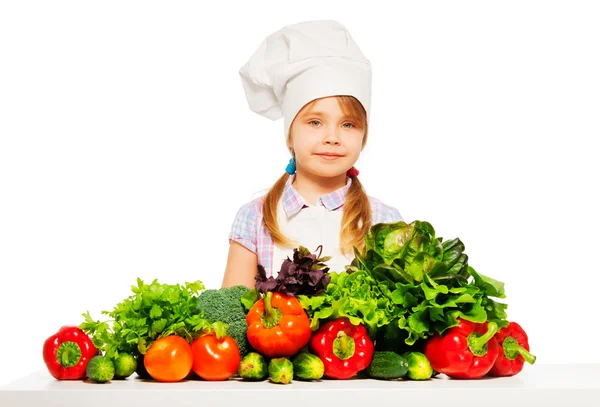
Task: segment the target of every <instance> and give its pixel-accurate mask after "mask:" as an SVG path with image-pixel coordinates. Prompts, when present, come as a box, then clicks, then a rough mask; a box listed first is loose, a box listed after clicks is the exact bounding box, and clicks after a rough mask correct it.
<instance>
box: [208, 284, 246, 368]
mask: <svg viewBox="0 0 600 407" xmlns="http://www.w3.org/2000/svg"><path fill="white" fill-rule="evenodd" d="M249 291H250V289H249V288H248V287H246V286H244V285H237V286H233V287H227V288H221V289H218V290H214V289H211V290H205V291H203V292H201V293H200V295H199V296H198V304H197V306H196V312H198V313H202V312H203V317H204V318H207V319H209V320H211V321H222V322H224V323H226V324H228V325H229V327H228V329H227V335H229V336H231V337H232V338H233V339H234V340H235V342H236V343H237V345H238V348H239V349H240V356H241V357H244V356H245V355H246V354H247V353H248V352H250V351H251V346H250V343H248V338H247V336H246V332H247V331H248V324H247V323H246V313H247V312H246V310H245V309H244V306H243V304H242V297H243V296H244V295H246V294H247V293H248V292H249Z"/></svg>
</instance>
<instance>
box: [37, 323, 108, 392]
mask: <svg viewBox="0 0 600 407" xmlns="http://www.w3.org/2000/svg"><path fill="white" fill-rule="evenodd" d="M97 354H98V349H96V347H95V346H94V344H93V343H92V340H91V339H90V337H89V336H88V335H87V334H86V333H85V332H83V331H82V330H81V329H79V328H78V327H76V326H63V327H61V328H60V329H59V330H58V332H57V333H56V334H54V335H52V336H51V337H49V338H48V339H46V341H45V342H44V350H43V356H44V362H45V363H46V367H47V368H48V371H49V372H50V374H51V375H52V376H53V377H54V378H56V379H58V380H78V379H82V378H84V377H85V368H86V366H87V364H88V361H89V360H90V359H91V358H93V357H94V356H96V355H97Z"/></svg>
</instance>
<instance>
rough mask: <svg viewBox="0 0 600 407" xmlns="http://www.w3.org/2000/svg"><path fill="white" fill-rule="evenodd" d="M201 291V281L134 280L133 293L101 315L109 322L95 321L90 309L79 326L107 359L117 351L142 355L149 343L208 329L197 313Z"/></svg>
mask: <svg viewBox="0 0 600 407" xmlns="http://www.w3.org/2000/svg"><path fill="white" fill-rule="evenodd" d="M200 290H204V284H202V282H201V281H200V280H197V281H196V282H194V283H188V282H186V283H185V285H183V286H182V285H179V284H175V285H168V284H159V283H158V280H154V281H153V282H152V283H151V284H144V282H143V281H142V280H141V279H139V278H138V279H137V286H135V285H134V286H131V291H133V293H134V295H132V296H130V297H128V298H126V299H125V300H123V301H122V302H120V303H119V304H117V305H116V306H115V307H114V309H113V310H112V311H110V312H109V311H102V314H105V315H108V316H110V317H111V318H113V319H112V320H111V321H105V322H101V321H94V320H93V319H92V317H91V316H90V313H89V312H86V313H84V314H83V316H84V318H85V322H83V323H82V324H81V325H80V326H79V328H81V329H82V330H83V331H84V332H85V333H87V334H88V335H90V337H91V338H92V341H93V342H94V345H96V347H97V348H99V349H101V350H102V351H104V354H105V355H106V356H108V357H109V358H116V357H118V356H119V353H121V352H125V353H131V354H132V355H134V356H136V357H137V356H139V355H143V354H145V353H146V350H147V349H148V348H149V347H150V345H152V343H153V342H154V341H155V340H156V339H158V338H162V337H165V336H169V335H172V334H175V335H179V336H181V337H183V338H185V339H186V340H187V341H188V342H190V343H191V342H192V340H193V339H194V338H195V337H196V336H198V334H199V333H200V332H203V331H204V330H206V329H209V328H210V327H211V326H212V321H209V320H207V319H204V318H203V317H202V315H200V314H197V313H196V306H197V294H198V292H199V291H200Z"/></svg>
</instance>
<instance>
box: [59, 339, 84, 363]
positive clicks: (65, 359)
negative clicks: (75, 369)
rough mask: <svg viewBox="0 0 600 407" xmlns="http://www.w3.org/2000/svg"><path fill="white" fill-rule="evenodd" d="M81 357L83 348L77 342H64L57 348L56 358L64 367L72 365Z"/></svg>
mask: <svg viewBox="0 0 600 407" xmlns="http://www.w3.org/2000/svg"><path fill="white" fill-rule="evenodd" d="M79 359H81V348H80V347H79V345H78V344H77V343H76V342H72V341H68V342H63V343H61V344H60V345H59V346H58V349H57V350H56V360H57V362H58V363H60V364H61V365H62V366H64V367H72V366H75V365H76V364H77V363H79Z"/></svg>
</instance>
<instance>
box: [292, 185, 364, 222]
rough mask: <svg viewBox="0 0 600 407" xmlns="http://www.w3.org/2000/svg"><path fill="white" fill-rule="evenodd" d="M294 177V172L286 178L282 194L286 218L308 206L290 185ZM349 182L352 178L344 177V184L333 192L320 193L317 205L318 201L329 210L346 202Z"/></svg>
mask: <svg viewBox="0 0 600 407" xmlns="http://www.w3.org/2000/svg"><path fill="white" fill-rule="evenodd" d="M295 178H296V175H295V174H294V175H292V176H290V177H289V178H288V180H287V182H286V184H285V188H284V190H283V195H282V199H283V208H284V209H285V214H286V215H287V217H288V218H289V217H292V216H294V215H295V214H297V213H298V212H300V211H301V210H302V208H304V207H305V206H309V205H308V204H307V203H306V201H305V200H304V198H302V196H301V195H300V194H299V193H298V191H296V189H294V187H293V186H292V182H294V179H295ZM351 184H352V178H350V177H346V185H344V186H343V187H341V188H338V189H336V190H335V191H333V192H330V193H328V194H325V195H321V196H320V197H319V199H317V205H319V203H320V204H321V205H323V206H324V207H325V208H327V210H329V211H334V210H336V209H338V208H339V207H341V206H342V205H343V204H344V202H346V195H347V194H348V189H349V188H350V185H351Z"/></svg>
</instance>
